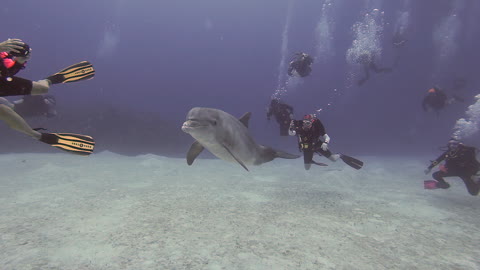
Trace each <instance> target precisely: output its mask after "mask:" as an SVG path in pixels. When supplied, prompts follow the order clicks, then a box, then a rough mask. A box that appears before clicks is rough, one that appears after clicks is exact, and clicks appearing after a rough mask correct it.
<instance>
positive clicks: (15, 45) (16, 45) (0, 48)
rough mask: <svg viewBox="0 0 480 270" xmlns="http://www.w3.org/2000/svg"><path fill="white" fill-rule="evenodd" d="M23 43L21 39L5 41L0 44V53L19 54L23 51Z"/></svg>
mask: <svg viewBox="0 0 480 270" xmlns="http://www.w3.org/2000/svg"><path fill="white" fill-rule="evenodd" d="M24 44H25V43H23V41H22V40H21V39H17V38H14V39H7V40H5V41H4V42H0V52H15V53H18V52H20V51H19V50H21V49H23V47H22V46H23V45H24Z"/></svg>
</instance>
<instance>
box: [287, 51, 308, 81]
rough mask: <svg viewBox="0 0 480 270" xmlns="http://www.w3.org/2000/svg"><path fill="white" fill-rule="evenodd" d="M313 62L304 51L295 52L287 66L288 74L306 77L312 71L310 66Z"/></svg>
mask: <svg viewBox="0 0 480 270" xmlns="http://www.w3.org/2000/svg"><path fill="white" fill-rule="evenodd" d="M312 64H313V58H312V57H311V56H310V55H308V54H306V53H302V52H299V53H296V54H295V55H294V58H293V60H292V61H290V64H289V66H288V75H289V76H292V77H293V76H297V77H306V76H308V75H309V74H310V72H312V68H311V67H310V66H311V65H312Z"/></svg>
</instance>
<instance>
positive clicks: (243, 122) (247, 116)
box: [238, 112, 252, 128]
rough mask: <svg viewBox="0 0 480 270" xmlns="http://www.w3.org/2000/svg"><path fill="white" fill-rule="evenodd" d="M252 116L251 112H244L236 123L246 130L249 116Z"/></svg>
mask: <svg viewBox="0 0 480 270" xmlns="http://www.w3.org/2000/svg"><path fill="white" fill-rule="evenodd" d="M251 115H252V113H251V112H246V113H245V114H244V115H242V117H240V118H239V119H238V121H240V122H242V124H244V125H245V126H246V127H247V128H248V121H249V120H250V116H251Z"/></svg>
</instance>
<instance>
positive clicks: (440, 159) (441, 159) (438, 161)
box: [428, 152, 448, 170]
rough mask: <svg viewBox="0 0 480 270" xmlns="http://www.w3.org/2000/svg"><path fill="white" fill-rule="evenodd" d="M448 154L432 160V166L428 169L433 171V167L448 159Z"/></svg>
mask: <svg viewBox="0 0 480 270" xmlns="http://www.w3.org/2000/svg"><path fill="white" fill-rule="evenodd" d="M447 153H448V152H445V153H443V154H442V155H441V156H439V157H438V158H437V159H435V160H432V163H430V166H428V169H429V170H431V169H433V167H435V166H437V165H438V164H439V163H440V162H442V161H444V160H445V158H447Z"/></svg>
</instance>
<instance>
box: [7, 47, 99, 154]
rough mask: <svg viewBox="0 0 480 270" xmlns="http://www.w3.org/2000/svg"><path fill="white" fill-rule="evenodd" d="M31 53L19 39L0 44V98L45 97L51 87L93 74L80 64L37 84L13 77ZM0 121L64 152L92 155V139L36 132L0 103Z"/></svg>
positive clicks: (10, 108) (87, 64)
mask: <svg viewBox="0 0 480 270" xmlns="http://www.w3.org/2000/svg"><path fill="white" fill-rule="evenodd" d="M31 51H32V50H31V49H30V46H29V45H28V44H26V43H24V42H23V41H22V40H20V39H8V40H6V41H3V42H0V96H17V95H40V94H45V93H47V92H48V90H49V88H50V85H52V84H59V83H69V82H76V81H80V80H87V79H91V78H93V76H94V75H95V70H94V69H93V66H92V65H91V64H90V63H89V62H87V61H83V62H80V63H78V64H75V65H72V66H69V67H67V68H65V69H63V70H61V71H59V72H57V73H55V74H53V75H51V76H49V77H47V78H46V79H43V80H39V81H31V80H27V79H24V78H20V77H16V76H15V75H16V74H17V73H18V72H19V71H20V70H22V69H24V68H25V66H26V63H27V61H28V60H29V59H30V56H31ZM0 120H3V121H4V122H5V123H6V124H7V125H8V126H9V127H10V128H12V129H14V130H16V131H19V132H21V133H23V134H26V135H28V136H30V137H32V138H34V139H37V140H39V141H41V142H44V143H47V144H50V145H52V146H53V147H56V148H59V149H62V150H65V151H67V152H70V153H74V154H79V155H89V154H91V153H92V152H93V148H94V145H95V142H94V141H93V138H92V137H90V136H86V135H78V134H72V133H42V132H38V130H40V129H32V128H31V127H30V126H29V125H28V124H27V122H26V121H25V120H24V119H23V118H22V117H21V116H20V115H19V114H18V113H16V112H15V111H14V110H13V108H12V107H10V106H9V105H8V104H0Z"/></svg>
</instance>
